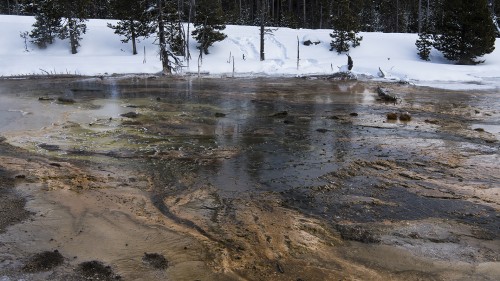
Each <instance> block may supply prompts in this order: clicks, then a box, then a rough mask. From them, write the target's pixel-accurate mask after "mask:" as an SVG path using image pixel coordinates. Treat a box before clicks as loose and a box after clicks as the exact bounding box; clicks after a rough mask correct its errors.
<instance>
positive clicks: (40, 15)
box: [29, 0, 61, 49]
mask: <svg viewBox="0 0 500 281" xmlns="http://www.w3.org/2000/svg"><path fill="white" fill-rule="evenodd" d="M55 2H56V1H54V0H43V1H40V2H38V5H37V9H36V13H35V23H34V24H33V29H32V30H31V32H30V34H29V37H30V38H31V39H32V40H31V42H32V43H34V44H35V45H37V46H38V47H39V48H41V49H45V48H47V45H50V44H52V43H54V40H55V38H56V36H57V34H58V33H59V29H60V28H61V16H60V14H59V11H58V10H57V9H56V3H55Z"/></svg>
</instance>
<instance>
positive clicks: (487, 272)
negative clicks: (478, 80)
mask: <svg viewBox="0 0 500 281" xmlns="http://www.w3.org/2000/svg"><path fill="white" fill-rule="evenodd" d="M377 86H378V85H377V84H376V83H374V82H345V81H340V82H339V81H328V80H323V79H315V80H313V79H299V78H286V79H285V78H280V79H278V78H268V79H195V78H153V77H149V78H148V77H136V78H104V79H94V78H88V79H83V78H82V79H73V80H71V79H60V80H58V79H49V80H43V79H40V80H2V81H0V136H1V138H0V180H1V181H0V203H1V209H0V280H2V281H10V280H193V281H194V280H500V214H499V209H500V195H499V192H500V173H499V171H500V170H499V163H500V157H499V142H498V141H499V138H500V130H499V129H500V126H499V125H498V124H499V121H500V98H499V93H498V92H496V91H489V92H488V91H477V92H476V91H474V92H472V91H469V92H460V91H444V90H437V89H432V88H419V87H415V86H409V85H398V84H385V85H382V86H383V87H385V88H387V89H388V90H390V91H392V93H396V94H398V95H399V98H400V99H399V101H398V102H397V103H392V102H384V101H381V100H378V95H377ZM404 112H408V113H409V114H410V115H411V120H409V121H401V120H398V116H401V113H404ZM390 113H395V117H396V119H394V120H389V119H388V117H387V116H388V114H389V117H390V119H391V118H392V117H394V116H391V115H390Z"/></svg>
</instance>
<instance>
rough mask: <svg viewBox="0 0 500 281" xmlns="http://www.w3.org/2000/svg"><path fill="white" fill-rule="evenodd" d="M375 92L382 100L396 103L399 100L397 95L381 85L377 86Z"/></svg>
mask: <svg viewBox="0 0 500 281" xmlns="http://www.w3.org/2000/svg"><path fill="white" fill-rule="evenodd" d="M377 93H378V96H379V98H380V99H381V100H383V101H390V102H394V103H396V102H397V101H398V100H399V97H397V96H396V95H394V94H391V92H390V91H389V90H388V89H385V88H382V87H378V88H377Z"/></svg>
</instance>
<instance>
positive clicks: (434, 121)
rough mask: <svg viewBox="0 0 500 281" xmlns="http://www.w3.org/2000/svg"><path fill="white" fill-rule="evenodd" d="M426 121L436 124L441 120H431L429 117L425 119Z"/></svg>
mask: <svg viewBox="0 0 500 281" xmlns="http://www.w3.org/2000/svg"><path fill="white" fill-rule="evenodd" d="M425 123H429V124H433V125H436V124H437V123H439V121H438V120H429V119H425Z"/></svg>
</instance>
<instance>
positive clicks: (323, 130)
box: [316, 128, 328, 133]
mask: <svg viewBox="0 0 500 281" xmlns="http://www.w3.org/2000/svg"><path fill="white" fill-rule="evenodd" d="M316 131H317V132H320V133H326V132H328V130H327V129H323V128H320V129H317V130H316Z"/></svg>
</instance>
